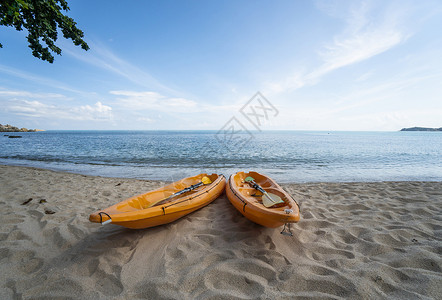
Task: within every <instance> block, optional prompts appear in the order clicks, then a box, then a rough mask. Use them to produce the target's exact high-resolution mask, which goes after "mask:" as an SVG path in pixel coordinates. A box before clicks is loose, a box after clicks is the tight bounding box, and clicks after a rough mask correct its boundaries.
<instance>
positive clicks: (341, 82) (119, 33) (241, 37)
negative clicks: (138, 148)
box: [0, 0, 442, 130]
mask: <svg viewBox="0 0 442 300" xmlns="http://www.w3.org/2000/svg"><path fill="white" fill-rule="evenodd" d="M69 6H70V8H71V10H70V11H69V12H68V15H69V16H70V17H72V18H74V19H75V20H76V22H77V25H78V27H79V28H80V29H82V30H83V31H84V33H85V40H86V42H87V43H88V44H89V46H90V48H91V49H90V50H89V51H87V52H85V51H83V50H81V49H80V48H78V47H75V46H74V45H73V44H72V43H71V42H70V40H65V39H63V38H62V37H61V35H60V38H59V40H58V45H59V46H60V47H61V48H62V51H63V52H62V56H56V57H55V62H54V63H53V64H49V63H47V62H43V61H40V60H38V59H36V58H34V57H33V56H32V55H31V50H30V49H29V48H28V47H27V42H26V33H25V32H17V31H15V30H14V29H12V28H7V27H4V26H2V27H0V40H1V42H2V44H3V49H0V123H1V124H6V123H9V124H13V125H16V126H20V127H27V128H42V129H141V130H157V129H212V130H217V129H220V128H222V127H223V126H224V124H225V123H226V122H227V121H228V120H229V119H231V118H232V117H236V118H237V120H239V121H240V122H241V123H242V124H243V125H244V126H245V127H246V128H248V129H254V128H253V126H252V125H251V124H250V123H247V120H246V119H245V118H244V117H243V116H242V115H241V114H240V113H239V110H240V109H241V107H242V106H243V105H244V104H246V103H247V101H248V100H249V99H250V98H251V97H252V96H253V95H255V93H256V92H258V91H260V92H261V93H262V94H263V95H264V96H265V97H266V98H267V99H268V101H269V102H271V103H272V104H273V105H274V107H275V108H277V110H278V111H279V114H278V115H277V116H275V117H273V118H270V119H269V120H268V122H266V123H265V124H263V125H262V128H261V129H269V130H273V129H283V130H398V129H400V128H402V127H411V126H426V127H440V126H442V99H441V98H442V84H441V83H442V35H441V34H440V29H441V28H442V2H441V1H437V0H435V1H431V0H427V1H417V0H416V1H406V0H405V1H202V0H201V1H85V0H78V1H70V3H69Z"/></svg>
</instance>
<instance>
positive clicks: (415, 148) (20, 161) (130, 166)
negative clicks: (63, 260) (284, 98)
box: [0, 130, 442, 183]
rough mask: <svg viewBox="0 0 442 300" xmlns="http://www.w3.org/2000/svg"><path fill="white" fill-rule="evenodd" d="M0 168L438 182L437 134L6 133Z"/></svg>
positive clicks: (441, 169)
mask: <svg viewBox="0 0 442 300" xmlns="http://www.w3.org/2000/svg"><path fill="white" fill-rule="evenodd" d="M5 134H9V135H21V136H22V138H21V139H8V138H6V137H2V138H1V139H0V141H1V142H0V164H4V165H17V166H29V167H37V168H45V169H50V170H56V171H66V172H73V173H79V174H84V175H94V176H104V177H122V178H137V179H149V180H165V181H174V180H178V179H180V178H183V177H186V176H191V175H194V174H197V173H222V174H224V175H226V176H229V175H230V174H233V173H236V172H237V171H252V170H253V171H258V172H262V173H264V174H267V175H269V176H271V177H272V178H274V179H275V180H277V181H278V182H281V183H288V182H299V183H305V182H355V181H363V182H366V181H441V180H442V163H441V157H442V135H441V133H440V132H404V131H394V132H391V131H376V132H373V131H292V130H278V131H262V132H259V131H242V132H232V131H218V130H205V131H201V130H152V131H150V130H100V131H97V130H48V131H43V132H36V133H35V132H32V133H26V132H20V133H5Z"/></svg>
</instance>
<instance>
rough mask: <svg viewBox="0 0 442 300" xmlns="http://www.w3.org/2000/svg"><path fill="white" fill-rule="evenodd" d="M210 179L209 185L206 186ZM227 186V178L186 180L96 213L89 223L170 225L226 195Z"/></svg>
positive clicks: (201, 176)
mask: <svg viewBox="0 0 442 300" xmlns="http://www.w3.org/2000/svg"><path fill="white" fill-rule="evenodd" d="M207 179H210V180H208V182H210V183H208V184H204V183H206V181H205V180H207ZM203 182H204V183H203ZM225 186H226V179H225V177H224V175H218V174H211V175H207V174H200V175H197V176H193V177H188V178H184V179H182V180H179V181H176V182H173V183H171V184H169V185H166V186H164V187H162V188H159V189H156V190H153V191H150V192H147V193H145V194H142V195H138V196H134V197H131V198H129V199H126V200H124V201H122V202H120V203H117V204H115V205H112V206H110V207H108V208H105V209H102V210H99V211H96V212H94V213H92V214H91V215H90V216H89V221H91V222H94V223H102V224H106V223H112V224H116V225H121V226H124V227H128V228H133V229H141V228H148V227H153V226H157V225H162V224H167V223H170V222H173V221H175V220H177V219H179V218H181V217H183V216H185V215H187V214H189V213H191V212H193V211H195V210H198V209H200V208H202V207H204V206H206V205H207V204H209V203H210V202H212V201H213V200H215V199H216V198H217V197H218V196H219V195H221V194H222V193H223V192H224V189H225ZM183 190H184V191H183ZM180 193H181V194H180ZM177 194H179V195H177ZM174 195H176V196H174Z"/></svg>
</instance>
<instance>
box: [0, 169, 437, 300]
mask: <svg viewBox="0 0 442 300" xmlns="http://www.w3.org/2000/svg"><path fill="white" fill-rule="evenodd" d="M161 184H162V183H161V182H147V181H140V180H128V179H116V178H100V177H89V176H82V175H75V174H66V173H56V172H51V171H47V170H39V169H34V168H21V167H6V166H0V189H1V194H0V204H1V206H2V212H1V214H0V216H1V217H0V218H1V219H0V221H1V225H2V226H1V232H0V263H1V270H2V272H1V275H0V276H1V281H0V282H2V284H1V286H0V298H1V299H22V298H23V299H49V298H57V299H80V298H81V299H110V298H112V299H128V298H134V299H146V298H147V299H293V298H315V299H321V298H324V299H339V298H364V299H376V298H389V299H390V298H393V299H394V298H395V299H407V298H408V299H409V298H413V299H415V298H418V299H438V298H439V297H440V295H442V259H441V254H442V242H441V241H442V183H440V182H387V183H386V182H382V183H318V184H301V185H298V184H290V185H284V188H286V189H287V190H288V191H289V192H290V193H291V194H292V195H294V196H295V198H296V199H298V200H299V201H300V202H302V206H301V209H302V219H301V221H300V223H298V224H297V225H294V226H293V227H292V231H293V232H294V237H293V238H290V237H287V236H283V235H281V234H280V233H279V231H280V229H268V228H264V227H261V226H259V225H256V224H254V223H252V222H250V221H248V220H247V219H245V218H244V217H243V216H242V215H241V214H240V213H239V212H237V211H236V210H235V209H234V208H233V206H232V205H231V204H230V203H229V202H228V200H227V199H226V197H225V196H222V197H220V198H218V199H217V200H215V201H214V202H213V203H212V204H210V205H209V206H207V207H205V208H204V209H202V210H199V211H197V212H195V213H192V214H191V215H189V216H187V217H185V218H183V219H181V220H178V221H177V222H174V223H172V224H169V225H165V226H160V227H156V228H151V229H146V230H129V229H125V228H122V227H118V226H114V225H107V226H103V227H101V226H99V225H97V224H92V223H89V222H88V215H89V213H90V212H91V211H95V210H96V209H97V208H101V207H106V206H109V205H110V204H113V203H115V202H118V201H121V200H123V199H125V198H127V197H129V196H132V195H133V194H136V193H140V192H142V191H146V190H149V189H152V188H154V187H158V186H160V185H161ZM30 198H32V200H30V201H28V200H29V199H30ZM41 200H45V201H41ZM27 201H28V202H27ZM24 202H27V203H26V204H23V203H24ZM48 211H52V212H53V213H48ZM439 299H440V298H439Z"/></svg>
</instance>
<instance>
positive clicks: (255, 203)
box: [226, 172, 300, 228]
mask: <svg viewBox="0 0 442 300" xmlns="http://www.w3.org/2000/svg"><path fill="white" fill-rule="evenodd" d="M226 194H227V198H228V199H229V200H230V202H231V203H232V204H233V206H234V207H235V208H236V209H237V210H238V211H239V212H240V213H241V214H243V215H244V216H245V217H246V218H247V219H249V220H251V221H253V222H255V223H257V224H260V225H262V226H266V227H272V228H274V227H279V226H282V225H284V224H290V223H296V222H298V221H299V219H300V212H299V206H298V203H297V202H296V201H295V200H293V198H292V197H291V196H290V195H289V194H288V193H287V192H286V191H284V190H283V189H282V188H281V187H280V186H279V185H278V184H277V183H276V182H275V181H273V180H272V179H271V178H270V177H267V176H265V175H262V174H260V173H257V172H249V173H245V172H238V173H236V174H233V175H231V176H230V178H229V180H228V181H227V187H226Z"/></svg>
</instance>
